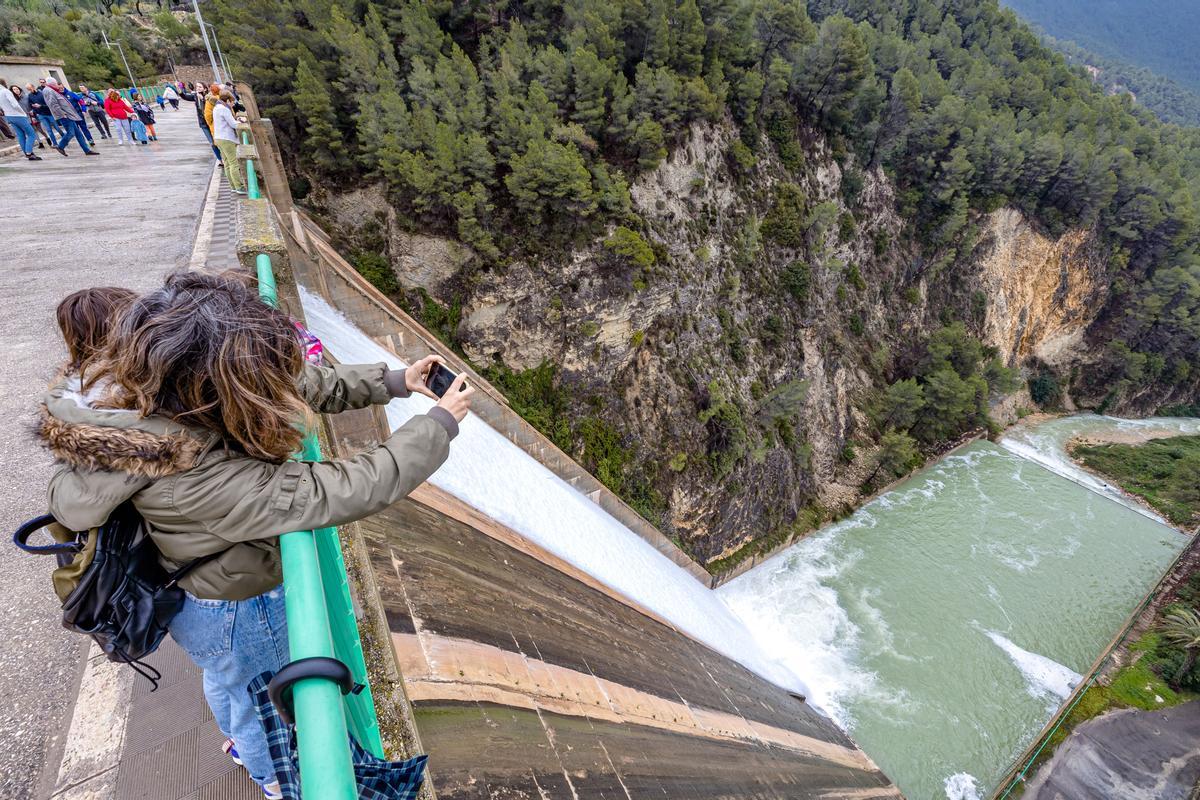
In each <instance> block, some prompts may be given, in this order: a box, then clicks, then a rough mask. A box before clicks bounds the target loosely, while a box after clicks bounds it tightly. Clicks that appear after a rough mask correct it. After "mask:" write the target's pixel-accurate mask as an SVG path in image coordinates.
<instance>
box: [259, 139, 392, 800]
mask: <svg viewBox="0 0 1200 800" xmlns="http://www.w3.org/2000/svg"><path fill="white" fill-rule="evenodd" d="M242 141H243V143H244V144H250V134H249V133H248V132H243V133H242ZM246 184H247V196H248V198H249V199H251V200H259V199H262V194H261V192H260V189H259V183H258V176H257V172H256V168H255V164H254V159H253V158H248V159H247V160H246ZM256 267H257V273H258V286H259V295H260V296H261V297H262V299H263V301H264V302H266V303H268V304H270V305H272V306H275V307H278V306H279V297H278V291H277V287H276V284H275V273H274V270H273V269H272V265H271V257H270V256H269V255H268V254H266V253H259V254H258V256H257V258H256ZM297 458H298V459H300V460H304V461H319V460H321V446H320V443H319V442H318V441H317V436H316V434H315V433H314V432H313V431H311V430H310V431H308V432H307V433H306V434H305V436H304V441H303V445H302V449H301V452H300V453H299V454H298V455H297ZM279 543H280V553H281V560H282V562H283V586H284V598H285V603H286V607H287V619H288V646H289V649H290V655H291V658H292V660H293V661H296V660H299V659H303V658H311V657H314V656H316V657H327V658H329V657H332V658H336V659H338V660H339V661H341V662H342V663H344V664H345V665H346V666H347V667H349V668H350V672H351V674H352V675H353V677H354V681H355V682H356V683H359V684H361V685H363V686H364V687H366V688H365V689H364V690H363V691H362V692H360V693H358V694H351V695H347V696H345V697H343V696H342V693H341V689H340V687H339V686H338V685H337V684H336V683H335V682H334V681H332V680H330V679H327V678H315V677H314V678H304V679H301V680H300V681H297V682H296V683H295V684H294V685H293V688H292V702H293V705H294V713H295V718H296V741H297V747H298V749H299V755H300V777H301V783H302V794H303V797H304V798H305V800H354V798H356V797H357V796H358V789H357V785H356V783H355V779H354V769H353V766H352V764H351V760H350V746H349V739H348V738H347V733H348V731H350V732H353V734H354V737H355V739H356V740H357V741H358V742H359V744H360V745H362V746H363V747H364V748H366V749H367V750H370V751H371V752H373V753H374V754H375V755H376V756H379V757H381V758H382V757H383V756H384V752H383V742H382V740H381V738H380V734H379V723H378V720H377V719H376V716H375V704H374V699H373V697H372V695H371V689H370V682H369V680H368V677H367V669H366V661H365V659H364V657H363V650H362V642H361V640H360V639H359V633H358V623H357V621H356V619H355V615H354V606H353V604H352V602H351V598H350V587H349V580H348V578H347V575H346V567H345V564H344V562H343V560H342V553H341V548H340V546H339V542H338V534H337V530H336V529H334V528H322V529H320V530H315V531H296V532H293V533H288V534H284V535H283V536H281V537H280V540H279Z"/></svg>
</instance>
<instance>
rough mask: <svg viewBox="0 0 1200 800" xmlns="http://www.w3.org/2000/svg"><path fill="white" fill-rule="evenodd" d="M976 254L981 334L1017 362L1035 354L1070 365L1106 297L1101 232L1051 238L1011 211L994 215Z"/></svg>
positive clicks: (1056, 363) (986, 224) (986, 223)
mask: <svg viewBox="0 0 1200 800" xmlns="http://www.w3.org/2000/svg"><path fill="white" fill-rule="evenodd" d="M983 232H984V234H983V243H982V245H981V246H980V248H979V249H978V250H977V251H976V253H977V259H976V261H975V265H976V267H977V269H978V285H979V288H980V291H982V292H984V293H985V294H986V295H987V310H986V314H985V317H984V321H983V325H982V328H981V331H980V334H981V338H982V339H983V341H984V342H985V343H986V344H989V345H992V346H993V347H995V348H997V349H998V350H999V351H1000V353H1001V354H1002V355H1003V356H1004V357H1005V359H1006V360H1007V362H1008V363H1009V364H1012V365H1017V364H1021V363H1022V362H1023V361H1024V360H1025V359H1026V358H1028V357H1030V356H1033V357H1035V358H1038V359H1040V360H1042V361H1044V362H1046V363H1047V364H1050V365H1051V366H1055V367H1066V366H1069V365H1070V363H1071V362H1072V361H1074V360H1076V359H1078V358H1079V356H1080V354H1081V353H1082V352H1083V350H1084V347H1083V338H1084V334H1085V332H1086V331H1087V328H1088V326H1089V325H1091V323H1092V322H1093V321H1094V320H1095V318H1096V314H1097V313H1099V311H1100V309H1101V308H1103V306H1104V302H1105V300H1106V299H1107V297H1106V295H1107V290H1108V289H1107V282H1106V274H1105V269H1106V264H1105V262H1104V260H1103V259H1102V257H1101V256H1100V255H1099V251H1098V248H1097V247H1096V242H1095V239H1094V237H1093V236H1092V235H1091V234H1090V233H1089V232H1087V231H1068V232H1067V233H1066V234H1064V235H1063V236H1061V237H1059V238H1057V239H1052V238H1049V237H1047V236H1045V235H1044V234H1042V233H1039V232H1038V231H1037V230H1035V229H1034V228H1033V226H1032V225H1030V224H1029V222H1028V221H1027V220H1026V219H1025V218H1024V216H1022V215H1021V213H1020V212H1019V211H1016V210H1015V209H1011V208H1004V209H1000V210H999V211H995V212H993V213H992V214H989V215H988V216H987V217H986V218H985V220H984V224H983Z"/></svg>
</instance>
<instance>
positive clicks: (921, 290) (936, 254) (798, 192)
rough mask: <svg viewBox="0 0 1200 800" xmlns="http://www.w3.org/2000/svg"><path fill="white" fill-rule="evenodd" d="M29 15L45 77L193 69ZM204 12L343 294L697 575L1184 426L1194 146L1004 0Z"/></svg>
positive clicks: (1190, 366) (162, 22)
mask: <svg viewBox="0 0 1200 800" xmlns="http://www.w3.org/2000/svg"><path fill="white" fill-rule="evenodd" d="M24 5H28V6H29V8H25V9H17V10H13V9H11V8H10V9H6V10H5V14H4V15H3V16H2V17H0V35H2V36H3V37H4V38H5V41H7V42H8V43H9V44H8V46H9V47H10V48H11V49H14V50H20V51H21V52H29V51H34V52H37V51H39V50H41V51H43V52H48V53H50V54H55V55H57V54H59V53H61V54H62V55H63V57H65V58H67V59H68V73H71V72H72V71H73V70H78V71H80V74H82V71H84V70H87V69H96V70H99V69H101V68H103V67H104V65H105V64H107V63H110V62H111V59H108V60H107V61H105V60H104V59H101V58H100V56H104V55H105V54H104V53H101V52H100V51H99V50H96V49H93V46H95V47H99V46H100V45H99V44H98V43H97V41H96V40H97V39H98V38H99V37H98V34H99V32H100V31H101V30H108V31H109V32H110V33H111V32H112V31H113V30H118V29H119V30H120V31H122V32H123V33H122V35H125V36H129V37H130V38H134V39H137V41H138V42H140V44H135V45H134V46H133V49H135V50H137V51H138V52H139V53H143V54H144V55H143V58H144V59H145V60H146V62H147V65H151V64H153V65H155V66H162V65H161V64H159V63H158V62H159V61H160V60H164V54H166V53H170V52H175V53H176V54H181V53H184V52H186V51H187V50H188V49H189V48H191V51H192V52H193V53H194V52H195V51H194V48H195V46H196V40H195V36H194V32H192V31H189V30H188V28H187V24H188V23H187V18H186V16H185V15H181V14H176V15H171V14H166V15H163V14H156V15H154V16H153V17H150V16H140V15H138V14H137V13H136V12H137V9H136V8H133V7H131V5H130V4H126V3H114V4H113V5H112V6H111V7H110V6H107V5H106V8H107V9H108V10H107V11H104V10H102V11H101V12H99V13H97V12H96V11H94V10H92V9H91V8H90V7H88V6H85V5H78V4H67V3H62V4H54V8H51V7H50V5H51V4H46V5H44V6H39V7H38V8H34V5H36V4H35V3H32V2H31V3H28V4H24ZM145 5H146V8H145V9H143V10H146V11H151V10H153V9H150V8H149V6H150V4H149V3H146V4H145ZM204 7H205V13H206V16H208V17H210V18H211V21H212V22H213V23H214V24H215V25H216V26H217V28H218V29H219V30H220V31H221V34H220V35H221V41H222V45H223V49H224V50H225V53H226V55H227V57H228V58H229V59H230V60H231V61H232V62H233V69H234V72H235V73H236V74H237V75H238V77H239V78H240V79H243V80H245V81H247V82H248V83H249V84H250V85H251V86H253V88H254V91H255V93H256V95H257V99H258V104H259V107H260V109H261V110H262V112H263V114H264V115H265V116H269V117H271V118H272V119H273V120H274V122H275V125H276V128H277V130H278V131H279V135H280V138H281V140H282V144H283V150H284V152H285V157H286V158H287V159H288V164H287V166H288V169H289V171H290V174H291V178H292V181H293V184H292V185H293V190H294V193H295V194H296V195H297V196H298V197H300V198H301V199H302V202H304V203H306V204H307V205H308V207H309V208H310V209H311V210H312V211H313V213H314V214H316V215H317V216H318V217H319V218H320V219H321V220H322V221H323V222H324V223H325V224H326V225H327V226H328V227H329V229H330V231H331V233H332V234H333V235H334V237H335V239H336V241H337V243H338V245H339V246H340V247H341V248H342V249H343V250H344V251H345V252H347V254H348V255H350V256H352V257H353V259H354V261H355V263H356V265H357V266H358V268H359V269H360V271H362V272H363V273H364V274H365V275H367V276H368V277H369V278H370V279H371V280H373V282H375V284H376V285H377V286H379V287H380V288H381V289H382V290H383V291H385V292H387V293H388V294H390V295H391V296H392V297H393V298H394V299H395V300H396V301H397V302H398V303H401V304H402V305H404V306H405V307H406V308H408V309H409V310H410V311H411V312H412V313H413V314H414V315H416V316H417V317H418V318H420V319H421V320H422V321H423V322H424V323H425V324H426V325H427V326H428V327H429V328H430V329H431V330H434V331H435V332H436V333H437V334H438V335H440V336H442V337H443V338H444V339H446V340H447V341H448V342H449V343H450V344H451V345H452V346H454V347H456V348H457V349H458V350H459V351H460V352H462V353H463V354H464V355H466V356H467V357H468V358H470V359H471V360H472V361H473V362H474V363H475V364H476V366H477V367H478V368H479V369H480V370H482V371H484V372H485V373H486V374H487V375H488V376H489V378H490V379H491V380H493V381H494V382H495V383H496V384H497V385H498V386H500V387H501V388H502V389H503V390H504V391H505V393H506V394H507V395H508V397H509V399H510V401H511V402H512V404H513V406H514V407H515V408H516V409H517V410H519V411H520V412H521V413H523V414H524V415H525V416H526V417H527V418H528V419H530V420H531V421H532V422H533V423H534V424H535V425H537V426H538V427H539V428H540V429H541V430H543V432H545V433H546V435H547V436H549V437H550V438H551V439H552V440H553V441H555V442H556V443H557V444H559V445H560V447H562V448H563V449H564V450H566V451H567V452H569V453H571V454H572V455H573V456H575V457H576V458H577V459H579V460H580V461H581V463H583V464H584V465H585V466H586V467H588V468H589V469H591V470H592V471H593V472H594V473H595V474H596V475H597V476H598V477H599V478H600V479H601V480H603V481H604V482H605V483H606V484H608V485H609V486H610V487H611V488H613V489H614V490H615V491H617V492H618V493H620V494H621V495H622V496H623V497H625V498H626V499H627V500H628V501H629V502H630V503H632V504H633V505H634V506H635V507H636V508H637V509H638V510H639V511H641V512H642V513H643V514H644V515H645V516H647V518H649V519H651V520H652V521H653V522H655V523H656V524H658V525H660V526H661V527H662V528H663V530H664V531H665V532H666V533H668V534H669V535H672V536H674V537H675V538H676V539H677V540H678V541H680V543H681V544H683V546H684V547H685V548H687V549H688V550H689V551H690V552H691V553H692V554H693V555H695V556H696V557H697V558H698V559H699V560H701V561H703V562H706V563H707V564H708V565H709V567H710V568H711V569H713V570H714V571H719V570H721V569H723V568H726V567H728V566H730V565H732V564H734V563H736V562H737V561H738V560H739V559H741V558H744V557H745V556H746V555H748V554H750V553H752V552H754V551H755V550H756V549H761V548H763V547H766V546H768V545H770V544H772V543H774V542H777V541H780V540H781V539H783V538H787V537H788V536H790V535H792V534H793V533H795V532H796V531H798V530H802V529H804V528H806V527H809V526H811V525H814V524H816V523H818V522H820V521H821V520H823V519H827V518H829V517H830V516H834V515H837V514H840V513H842V512H844V511H845V510H846V509H848V508H850V507H853V505H855V504H856V503H857V502H859V500H860V499H861V498H862V497H863V496H864V495H865V494H868V493H869V492H871V491H872V490H874V489H875V488H878V487H879V486H881V485H883V484H885V483H887V482H888V481H889V480H891V479H892V478H893V477H895V476H897V475H901V474H904V473H905V472H906V471H908V470H910V469H911V468H912V467H913V466H915V465H916V464H919V463H921V462H922V461H923V459H924V458H925V457H927V456H929V455H931V454H933V453H936V452H939V451H941V450H943V449H944V448H945V447H947V446H949V445H950V444H951V443H952V442H954V441H956V440H957V439H958V438H959V437H961V436H963V435H965V434H968V433H970V432H972V431H979V430H987V429H989V428H994V427H995V425H996V420H998V419H1000V418H1006V419H1007V418H1012V417H1013V416H1016V415H1019V414H1021V413H1024V412H1025V411H1028V410H1032V409H1033V408H1034V407H1036V406H1038V405H1040V406H1042V407H1046V408H1058V407H1064V406H1066V407H1070V406H1072V405H1073V404H1078V405H1083V406H1087V407H1094V408H1100V409H1104V410H1110V411H1117V412H1121V413H1149V412H1153V411H1156V410H1158V409H1159V408H1161V407H1164V406H1184V405H1188V404H1194V403H1195V402H1196V400H1197V395H1198V387H1200V372H1197V370H1196V365H1197V364H1200V313H1197V312H1198V311H1200V256H1198V247H1200V220H1198V218H1197V213H1198V209H1197V201H1198V200H1200V198H1198V197H1197V195H1198V194H1200V180H1197V179H1198V178H1200V132H1198V131H1196V130H1193V129H1187V128H1180V127H1176V126H1172V125H1165V124H1162V123H1160V122H1159V121H1157V120H1155V119H1153V118H1152V117H1151V116H1150V115H1149V114H1147V113H1145V112H1144V111H1142V110H1139V109H1137V108H1136V107H1134V106H1133V105H1132V104H1131V102H1130V100H1129V98H1128V97H1127V96H1123V95H1111V96H1110V95H1108V94H1106V93H1105V91H1104V90H1103V89H1102V87H1098V86H1096V85H1094V84H1093V82H1092V81H1091V79H1090V77H1089V76H1088V75H1087V74H1086V73H1085V72H1084V71H1083V70H1082V69H1081V68H1079V67H1075V66H1071V65H1069V64H1068V63H1067V62H1066V61H1065V60H1064V59H1063V57H1062V56H1060V55H1058V54H1056V53H1054V52H1053V51H1051V50H1050V49H1049V48H1047V47H1046V46H1045V45H1043V44H1042V43H1041V42H1040V40H1039V39H1038V37H1037V35H1036V34H1035V33H1034V32H1033V31H1032V30H1031V29H1030V28H1029V27H1028V26H1027V25H1026V24H1024V23H1023V22H1021V21H1020V20H1019V19H1018V18H1017V16H1016V15H1015V14H1014V13H1013V12H1012V11H1009V10H1005V9H1002V8H1001V7H1000V6H999V5H998V4H997V2H996V0H956V1H955V2H949V0H903V1H901V2H894V1H893V0H810V2H807V3H805V2H801V1H800V0H568V2H549V1H548V0H531V1H529V2H516V1H515V0H493V1H492V2H482V1H478V0H477V1H475V2H461V1H460V2H451V1H450V0H442V1H441V2H416V0H379V2H353V3H351V2H345V3H342V2H325V1H323V0H322V1H320V2H318V0H207V2H205V3H204ZM39 9H40V10H39ZM168 17H170V19H168ZM173 37H174V38H173ZM97 53H98V54H99V55H96V58H95V59H92V58H91V57H90V56H89V55H88V54H97ZM93 62H94V63H93ZM89 79H90V78H89Z"/></svg>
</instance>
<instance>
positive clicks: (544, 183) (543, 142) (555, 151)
mask: <svg viewBox="0 0 1200 800" xmlns="http://www.w3.org/2000/svg"><path fill="white" fill-rule="evenodd" d="M511 167H512V171H511V172H510V173H509V174H508V175H507V176H506V177H505V179H504V184H505V186H506V187H507V188H508V193H509V194H510V195H512V197H513V200H514V201H515V202H516V205H517V208H518V209H519V210H520V211H521V212H522V213H524V214H525V215H527V217H528V218H529V219H530V220H531V221H532V222H534V223H535V224H538V223H540V222H542V221H548V220H552V219H557V220H560V221H561V220H563V219H566V218H569V217H576V218H586V217H589V216H591V215H592V214H593V213H594V212H595V211H596V198H595V195H594V193H593V192H592V176H591V174H590V173H589V172H588V170H587V166H586V165H585V164H584V162H583V157H582V156H581V155H580V154H579V151H578V150H577V149H576V148H575V146H574V145H564V144H559V143H558V142H551V141H549V140H547V139H534V140H532V141H530V142H529V145H528V147H527V148H526V150H525V153H524V154H523V155H520V156H518V157H516V158H514V159H513V160H512V162H511Z"/></svg>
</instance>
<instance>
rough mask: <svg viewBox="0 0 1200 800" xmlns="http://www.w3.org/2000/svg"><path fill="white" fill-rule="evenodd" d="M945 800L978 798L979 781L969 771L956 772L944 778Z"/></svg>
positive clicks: (976, 799) (972, 799)
mask: <svg viewBox="0 0 1200 800" xmlns="http://www.w3.org/2000/svg"><path fill="white" fill-rule="evenodd" d="M945 786H946V800H980V796H979V781H977V780H976V779H975V776H974V775H972V774H970V773H969V772H958V773H955V774H954V775H951V776H950V777H949V778H946V783H945Z"/></svg>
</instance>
